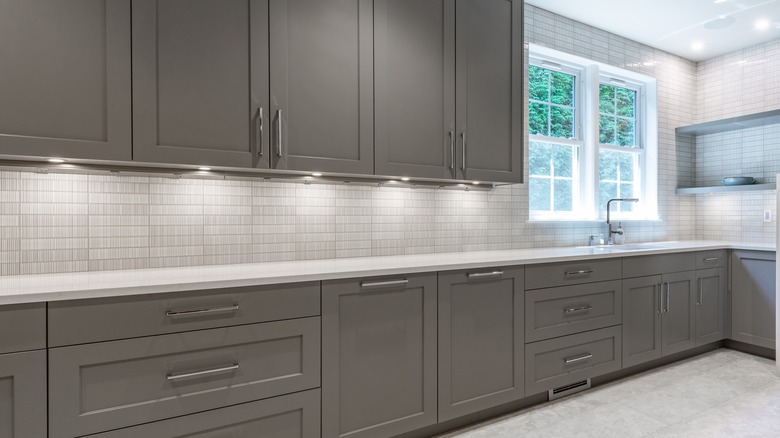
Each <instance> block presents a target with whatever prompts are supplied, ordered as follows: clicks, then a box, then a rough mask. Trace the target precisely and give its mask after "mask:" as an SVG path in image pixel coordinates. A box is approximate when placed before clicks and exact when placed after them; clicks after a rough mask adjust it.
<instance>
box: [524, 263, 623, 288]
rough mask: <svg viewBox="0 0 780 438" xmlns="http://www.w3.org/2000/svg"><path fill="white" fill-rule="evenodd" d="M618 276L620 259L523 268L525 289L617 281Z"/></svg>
mask: <svg viewBox="0 0 780 438" xmlns="http://www.w3.org/2000/svg"><path fill="white" fill-rule="evenodd" d="M620 274H621V260H620V259H608V260H585V261H582V262H565V263H552V264H544V265H536V266H533V265H532V266H526V268H525V289H526V290H528V289H539V288H543V287H555V286H565V285H567V284H581V283H594V282H597V281H608V280H619V279H620Z"/></svg>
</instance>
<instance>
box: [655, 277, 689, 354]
mask: <svg viewBox="0 0 780 438" xmlns="http://www.w3.org/2000/svg"><path fill="white" fill-rule="evenodd" d="M663 277H664V278H663V283H664V293H665V297H664V303H665V305H664V313H663V314H662V320H663V324H662V327H663V329H662V334H661V338H662V339H663V347H662V351H663V355H664V356H666V355H668V354H673V353H678V352H680V351H684V350H687V349H689V348H693V347H695V346H696V334H695V329H696V315H695V313H694V309H695V306H696V297H695V294H694V287H693V285H694V282H695V273H694V272H691V271H689V272H678V273H675V274H664V276H663Z"/></svg>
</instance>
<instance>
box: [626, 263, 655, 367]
mask: <svg viewBox="0 0 780 438" xmlns="http://www.w3.org/2000/svg"><path fill="white" fill-rule="evenodd" d="M661 284H662V278H661V276H660V275H654V276H651V277H641V278H630V279H626V280H623V367H630V366H632V365H637V364H640V363H642V362H647V361H648V360H652V359H657V358H659V357H661V289H662V288H661Z"/></svg>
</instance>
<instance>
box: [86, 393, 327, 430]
mask: <svg viewBox="0 0 780 438" xmlns="http://www.w3.org/2000/svg"><path fill="white" fill-rule="evenodd" d="M90 436H91V437H94V438H139V437H143V438H185V437H186V438H218V437H220V438H221V437H225V438H227V437H236V438H239V437H245V438H260V437H262V438H317V437H319V436H320V391H319V390H318V389H312V390H309V391H304V392H298V393H295V394H289V395H283V396H280V397H274V398H271V399H267V400H261V401H256V402H251V403H244V404H240V405H237V406H231V407H228V408H222V409H215V410H212V411H206V412H201V413H199V414H192V415H187V416H184V417H178V418H172V419H170V420H163V421H158V422H155V423H149V424H144V425H141V426H135V427H129V428H126V429H119V430H115V431H111V432H105V433H99V434H97V435H90Z"/></svg>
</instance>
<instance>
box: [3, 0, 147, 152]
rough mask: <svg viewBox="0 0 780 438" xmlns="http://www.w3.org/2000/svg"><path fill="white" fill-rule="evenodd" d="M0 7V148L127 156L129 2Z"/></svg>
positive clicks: (48, 1)
mask: <svg viewBox="0 0 780 438" xmlns="http://www.w3.org/2000/svg"><path fill="white" fill-rule="evenodd" d="M0 10H2V11H3V12H2V14H0V29H2V38H0V59H2V61H0V64H2V68H0V84H2V87H0V154H3V155H22V156H46V157H63V158H92V159H103V160H130V159H131V149H132V146H131V141H132V133H131V114H130V113H131V102H130V101H131V82H130V81H131V79H130V60H131V56H130V55H131V54H130V1H129V0H71V1H67V2H62V1H57V0H25V1H18V0H0Z"/></svg>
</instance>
